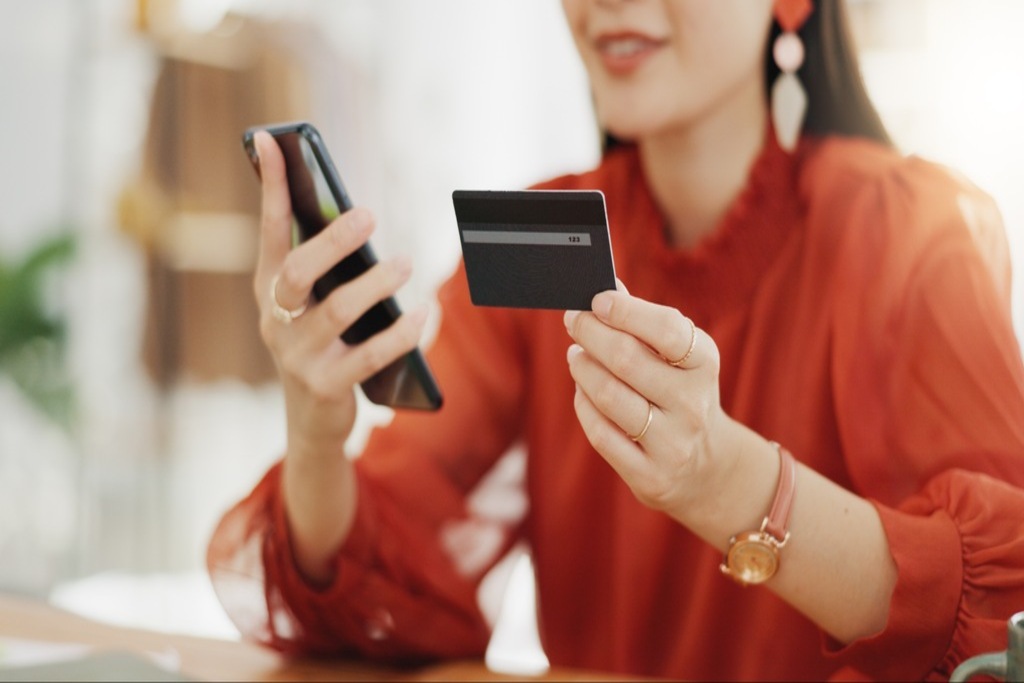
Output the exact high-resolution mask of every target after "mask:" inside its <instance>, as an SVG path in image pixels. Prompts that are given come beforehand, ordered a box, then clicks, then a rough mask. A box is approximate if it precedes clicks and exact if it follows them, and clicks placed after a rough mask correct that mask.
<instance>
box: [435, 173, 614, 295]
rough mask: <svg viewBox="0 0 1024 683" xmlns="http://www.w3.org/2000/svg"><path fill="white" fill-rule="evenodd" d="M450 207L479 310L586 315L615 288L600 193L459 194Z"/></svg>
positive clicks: (489, 192)
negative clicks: (534, 310)
mask: <svg viewBox="0 0 1024 683" xmlns="http://www.w3.org/2000/svg"><path fill="white" fill-rule="evenodd" d="M452 202H453V203H454V205H455V219H456V221H457V222H458V225H459V238H460V239H461V241H462V257H463V261H464V262H465V264H466V276H467V277H468V279H469V295H470V298H471V299H472V301H473V303H474V304H476V305H477V306H504V307H508V308H552V309H558V310H574V311H589V310H590V301H591V299H593V298H594V295H595V294H597V293H598V292H603V291H605V290H609V289H615V265H614V262H613V260H612V246H611V240H610V238H609V236H608V216H607V213H606V212H605V206H604V195H603V194H602V193H601V192H600V191H598V190H515V191H497V190H479V191H478V190H456V191H455V192H453V193H452Z"/></svg>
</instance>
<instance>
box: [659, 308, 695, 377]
mask: <svg viewBox="0 0 1024 683" xmlns="http://www.w3.org/2000/svg"><path fill="white" fill-rule="evenodd" d="M686 322H688V323H690V347H689V348H688V349H686V353H684V354H683V355H682V357H680V358H679V360H668V359H667V358H666V359H665V360H666V362H667V363H668V364H669V365H671V366H672V367H676V368H681V367H683V364H684V363H686V361H688V360H690V356H691V355H693V348H694V347H695V346H697V326H696V325H694V324H693V320H692V319H691V318H687V319H686Z"/></svg>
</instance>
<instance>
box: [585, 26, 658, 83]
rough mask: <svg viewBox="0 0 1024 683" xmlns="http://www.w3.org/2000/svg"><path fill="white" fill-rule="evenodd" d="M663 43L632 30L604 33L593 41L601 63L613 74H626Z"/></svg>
mask: <svg viewBox="0 0 1024 683" xmlns="http://www.w3.org/2000/svg"><path fill="white" fill-rule="evenodd" d="M664 43H665V41H664V40H659V39H657V38H652V37H650V36H647V35H644V34H642V33H633V32H628V33H609V34H604V35H601V36H600V37H598V39H597V40H596V41H595V45H596V47H597V54H598V56H599V57H600V58H601V63H602V64H603V65H604V68H605V69H606V70H608V72H609V73H611V74H613V75H615V76H628V75H629V74H631V73H633V72H634V71H636V70H637V69H639V68H640V67H641V66H643V65H644V64H645V63H646V62H647V60H648V59H650V58H651V56H652V55H653V54H654V53H655V52H657V51H658V50H659V49H660V48H661V47H662V45H664Z"/></svg>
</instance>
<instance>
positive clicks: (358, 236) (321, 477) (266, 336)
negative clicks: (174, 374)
mask: <svg viewBox="0 0 1024 683" xmlns="http://www.w3.org/2000/svg"><path fill="white" fill-rule="evenodd" d="M254 143H255V145H256V151H257V153H258V155H259V164H260V176H261V178H262V185H263V206H262V219H261V227H260V251H259V260H258V263H257V265H256V276H255V278H254V287H255V292H256V301H257V302H258V304H259V308H260V334H261V335H262V337H263V341H264V342H265V343H266V345H267V348H269V349H270V352H271V355H272V356H273V357H274V362H275V364H276V365H277V370H278V374H279V375H280V377H281V382H282V385H283V387H284V398H285V411H286V417H287V428H288V445H287V452H286V454H285V458H284V466H283V470H282V484H281V486H282V495H283V500H284V506H285V511H286V514H287V516H288V522H289V528H290V532H291V539H292V552H293V555H294V558H295V561H296V563H297V564H298V566H299V569H300V570H301V571H302V573H303V574H304V575H305V576H306V577H307V578H308V579H310V580H311V581H312V582H314V583H318V584H326V583H329V582H330V580H331V579H332V578H333V576H334V569H333V566H332V563H331V558H332V557H333V555H334V553H335V552H336V550H337V548H338V546H339V545H340V544H341V543H343V542H344V540H345V538H346V537H347V535H348V531H349V528H350V527H351V524H352V521H353V519H354V517H355V507H356V495H357V491H356V484H355V477H354V476H353V474H352V466H351V463H350V461H349V460H348V458H346V457H345V441H346V440H347V439H348V437H349V435H350V434H351V432H352V427H353V425H354V423H355V417H356V394H355V386H356V384H359V383H360V382H362V381H364V380H366V379H367V378H369V377H370V376H372V375H373V374H374V373H376V372H377V371H378V370H380V369H381V368H383V367H385V366H387V365H388V364H390V363H391V362H392V361H394V360H395V359H396V358H399V357H400V356H402V355H403V354H405V353H407V352H409V351H410V350H412V349H413V348H414V347H415V346H416V344H417V342H418V341H419V337H420V334H421V332H422V330H423V323H424V322H425V320H426V309H419V310H417V311H413V312H410V313H408V314H406V315H403V316H401V317H400V318H399V319H398V320H397V321H396V322H395V323H394V324H393V325H391V326H390V327H388V328H387V329H386V330H384V331H383V332H380V333H379V334H376V335H374V336H373V337H371V338H370V339H368V340H366V341H365V342H362V343H360V344H358V345H355V346H349V345H347V344H345V343H344V342H343V341H342V340H341V339H340V335H341V333H342V332H344V331H345V330H346V329H348V327H349V326H350V325H351V324H352V323H353V322H355V321H356V320H357V319H358V318H359V317H360V316H361V315H362V314H363V313H365V312H366V311H367V310H368V309H369V308H370V307H372V306H373V305H375V304H376V303H377V302H379V301H381V300H383V299H385V298H387V297H389V296H391V295H393V294H394V293H395V291H396V290H397V289H398V288H399V287H400V286H401V285H402V284H403V283H404V282H405V281H406V280H408V278H409V274H410V269H411V268H410V263H409V261H408V259H395V260H390V261H382V262H380V263H378V264H377V265H375V266H373V267H372V268H370V269H369V270H367V271H366V272H365V273H363V274H362V275H360V276H359V277H357V278H354V279H353V280H350V281H349V282H347V283H345V284H343V285H341V286H340V287H338V288H336V289H335V290H334V291H333V292H331V294H330V295H329V296H328V297H327V298H326V299H324V300H323V301H321V302H317V303H314V302H313V301H312V300H311V298H310V295H311V292H312V289H313V283H314V282H316V281H317V280H318V279H319V278H320V277H321V276H322V275H324V274H325V273H326V272H327V271H328V270H330V269H331V268H332V267H333V266H334V265H335V264H336V263H338V261H340V260H342V259H343V258H345V257H346V256H348V255H349V254H351V253H353V252H354V251H356V250H357V249H358V248H359V247H360V246H362V245H363V244H364V243H365V242H366V240H367V239H368V238H369V236H370V233H371V232H373V227H374V226H373V216H372V215H371V214H370V212H369V211H367V210H365V209H358V208H356V209H352V210H351V211H347V212H345V213H344V214H342V215H341V216H339V217H338V218H337V219H335V220H334V221H333V222H332V223H331V224H330V225H328V226H327V227H326V228H324V230H323V231H322V232H320V233H319V234H318V235H316V236H315V237H313V238H311V239H309V240H307V241H306V242H303V243H302V244H300V245H298V246H297V247H295V248H294V249H293V248H292V239H291V231H292V212H291V199H290V197H289V193H288V184H287V178H286V174H285V164H284V157H283V156H282V154H281V150H280V148H279V147H278V146H277V143H276V142H275V141H274V139H273V138H272V137H271V136H270V135H269V134H268V133H266V132H262V131H261V132H259V133H257V134H256V135H255V138H254ZM275 303H276V306H275ZM307 304H308V309H306V310H302V309H303V307H304V306H306V305H307ZM276 307H280V309H285V310H287V311H296V313H295V314H293V316H288V315H284V316H283V319H282V316H280V315H275V309H276ZM300 310H302V312H301V313H299V312H298V311H300ZM277 312H278V313H281V311H280V310H279V309H278V310H277Z"/></svg>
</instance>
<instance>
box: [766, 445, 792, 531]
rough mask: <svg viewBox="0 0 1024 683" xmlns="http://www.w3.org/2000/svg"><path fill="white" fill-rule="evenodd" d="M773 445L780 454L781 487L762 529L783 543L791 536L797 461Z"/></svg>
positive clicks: (776, 492) (788, 453) (777, 489)
mask: <svg viewBox="0 0 1024 683" xmlns="http://www.w3.org/2000/svg"><path fill="white" fill-rule="evenodd" d="M772 445H773V446H775V449H776V450H777V451H778V452H779V464H780V468H779V485H778V487H777V488H776V489H775V500H773V501H772V507H771V509H769V510H768V516H767V517H765V518H764V525H763V527H762V528H763V529H764V530H765V531H767V532H768V533H769V534H771V535H772V536H774V537H775V538H776V539H777V540H778V541H779V542H780V543H782V542H785V540H786V537H787V536H788V535H789V531H788V529H789V513H790V511H791V510H792V509H793V492H794V490H795V489H796V460H794V459H793V454H792V453H790V452H789V451H787V450H786V449H785V448H783V447H782V446H780V445H779V444H777V443H775V442H774V441H773V442H772Z"/></svg>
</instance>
